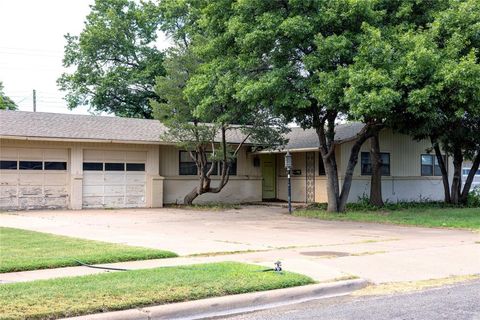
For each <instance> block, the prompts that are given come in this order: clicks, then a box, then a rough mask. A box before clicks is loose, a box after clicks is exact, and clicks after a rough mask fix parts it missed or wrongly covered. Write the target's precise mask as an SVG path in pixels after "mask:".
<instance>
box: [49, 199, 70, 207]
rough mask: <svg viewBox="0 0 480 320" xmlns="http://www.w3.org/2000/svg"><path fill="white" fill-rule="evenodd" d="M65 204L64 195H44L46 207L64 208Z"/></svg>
mask: <svg viewBox="0 0 480 320" xmlns="http://www.w3.org/2000/svg"><path fill="white" fill-rule="evenodd" d="M66 205H67V198H66V197H46V198H45V206H46V207H48V208H64V207H65V206H66Z"/></svg>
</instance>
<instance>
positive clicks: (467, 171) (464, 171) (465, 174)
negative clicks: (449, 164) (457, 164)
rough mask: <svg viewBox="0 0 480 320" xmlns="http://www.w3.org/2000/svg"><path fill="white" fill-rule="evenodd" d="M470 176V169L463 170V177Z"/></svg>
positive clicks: (478, 174) (478, 173)
mask: <svg viewBox="0 0 480 320" xmlns="http://www.w3.org/2000/svg"><path fill="white" fill-rule="evenodd" d="M469 174H470V169H463V175H464V176H468V175H469ZM475 175H476V176H480V169H478V170H477V172H476V173H475Z"/></svg>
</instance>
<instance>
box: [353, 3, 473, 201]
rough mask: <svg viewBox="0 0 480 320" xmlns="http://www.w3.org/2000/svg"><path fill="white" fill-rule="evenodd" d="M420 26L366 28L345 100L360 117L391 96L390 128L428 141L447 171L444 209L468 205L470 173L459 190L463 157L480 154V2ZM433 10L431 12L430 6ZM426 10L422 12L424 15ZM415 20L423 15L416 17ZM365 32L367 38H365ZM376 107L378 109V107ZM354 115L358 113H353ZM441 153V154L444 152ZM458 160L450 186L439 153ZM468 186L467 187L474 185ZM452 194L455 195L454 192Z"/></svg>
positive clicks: (453, 6)
mask: <svg viewBox="0 0 480 320" xmlns="http://www.w3.org/2000/svg"><path fill="white" fill-rule="evenodd" d="M436 3H437V4H438V5H437V6H432V8H431V10H430V11H425V12H430V13H429V14H425V15H424V16H425V17H430V19H425V18H423V17H422V18H420V22H419V21H415V20H414V21H413V22H407V23H401V24H398V25H393V26H391V27H389V28H382V29H375V28H373V29H372V28H371V27H369V30H370V31H369V32H368V33H369V34H370V36H369V39H370V40H364V41H363V43H364V44H365V45H366V46H365V49H366V50H365V52H362V50H360V54H359V55H357V57H356V63H355V64H354V65H353V66H352V67H351V71H352V72H351V77H350V83H349V88H348V89H347V97H348V98H349V99H350V100H351V102H352V103H353V105H352V110H353V111H354V112H356V113H357V115H363V116H364V115H365V114H370V111H371V110H373V108H372V106H373V107H374V106H375V105H378V107H380V108H383V107H384V106H385V105H386V102H385V101H384V99H385V98H386V97H387V96H388V95H387V96H386V95H385V93H391V96H392V97H393V96H395V97H396V99H395V101H394V102H395V103H394V107H393V109H392V111H394V112H393V113H392V114H391V116H388V115H386V116H385V118H384V121H385V123H386V124H387V125H388V126H389V127H392V128H394V129H396V130H398V131H400V132H403V133H406V134H409V135H412V136H413V137H415V138H416V139H430V140H431V141H432V146H433V150H434V151H435V154H436V156H437V161H438V163H439V165H440V168H441V171H442V179H443V183H444V190H445V200H446V201H447V202H453V203H459V202H464V201H466V197H467V194H468V190H469V188H470V184H471V180H472V179H473V174H472V176H471V177H469V178H468V179H467V183H466V184H465V187H464V189H463V191H462V190H461V169H462V162H463V159H464V157H469V158H470V159H473V160H474V163H473V165H474V168H475V166H476V164H477V163H478V162H479V161H480V159H479V160H478V161H477V160H476V159H477V158H478V156H477V155H478V154H479V152H478V151H479V148H478V144H479V141H480V136H479V135H480V130H479V128H480V123H479V117H480V109H479V106H480V103H479V93H480V91H479V89H480V87H479V83H478V81H477V79H478V78H479V76H480V73H479V65H478V60H479V59H478V47H479V40H478V30H477V29H478V28H477V29H475V27H472V26H478V25H479V21H480V19H479V18H480V16H479V9H480V8H479V4H478V2H477V1H447V2H445V1H437V2H436ZM430 5H432V4H431V3H430ZM422 10H423V9H422ZM412 16H413V17H416V16H420V15H412ZM368 33H366V34H368ZM378 103H379V104H378ZM355 110H357V111H355ZM442 149H443V152H442ZM445 152H446V153H447V155H452V156H453V159H454V178H453V181H452V185H451V186H450V184H449V178H448V172H447V168H446V163H445V159H444V157H443V155H442V153H445ZM469 182H470V183H469ZM450 187H451V189H450Z"/></svg>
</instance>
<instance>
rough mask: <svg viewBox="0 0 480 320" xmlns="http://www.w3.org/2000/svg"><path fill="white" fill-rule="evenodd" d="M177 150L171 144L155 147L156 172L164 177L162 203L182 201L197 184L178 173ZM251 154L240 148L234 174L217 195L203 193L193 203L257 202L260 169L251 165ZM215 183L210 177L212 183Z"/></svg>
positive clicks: (260, 195)
mask: <svg viewBox="0 0 480 320" xmlns="http://www.w3.org/2000/svg"><path fill="white" fill-rule="evenodd" d="M179 151H180V149H179V148H177V147H175V146H160V147H159V158H160V163H159V168H160V175H161V176H163V177H164V178H165V180H164V202H165V203H183V199H184V197H185V195H187V194H188V193H189V192H190V191H191V190H192V189H193V188H195V187H196V186H197V183H198V178H197V176H183V175H182V176H181V175H179V172H178V170H179ZM253 159H254V155H252V154H251V153H249V152H247V148H246V147H243V148H241V150H240V151H239V153H238V156H237V175H236V176H231V177H230V180H229V182H228V184H227V185H226V186H225V188H224V189H223V190H222V191H221V192H220V193H218V194H203V195H201V196H200V197H198V198H197V199H196V200H195V203H207V202H227V203H239V202H248V201H261V200H262V199H261V197H262V180H261V169H260V168H259V167H254V166H253ZM216 183H217V182H216V181H215V180H214V182H213V185H214V186H215V184H216Z"/></svg>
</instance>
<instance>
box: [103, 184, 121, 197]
mask: <svg viewBox="0 0 480 320" xmlns="http://www.w3.org/2000/svg"><path fill="white" fill-rule="evenodd" d="M104 190H105V196H117V197H123V196H124V194H125V186H123V185H121V186H105V189H104Z"/></svg>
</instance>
